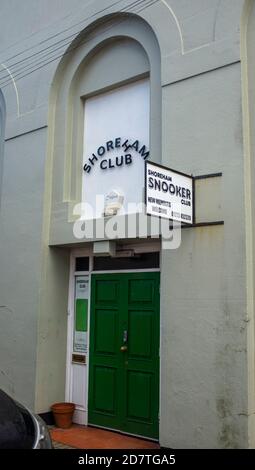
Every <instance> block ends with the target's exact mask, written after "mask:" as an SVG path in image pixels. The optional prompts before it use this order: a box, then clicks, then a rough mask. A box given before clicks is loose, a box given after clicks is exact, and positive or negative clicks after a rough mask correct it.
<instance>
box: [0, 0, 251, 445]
mask: <svg viewBox="0 0 255 470" xmlns="http://www.w3.org/2000/svg"><path fill="white" fill-rule="evenodd" d="M24 3H25V5H26V7H25V8H24ZM111 3H113V2H110V1H109V0H102V1H100V2H98V0H95V1H92V2H90V1H85V2H84V1H83V0H74V1H73V0H72V1H71V0H51V1H50V0H39V1H37V2H35V1H34V0H25V2H20V1H18V0H12V1H9V0H8V1H7V0H3V1H2V2H1V17H0V31H1V36H0V40H1V46H0V49H1V53H0V62H1V63H3V64H4V67H6V65H7V66H8V65H9V67H10V69H11V70H12V66H11V64H12V61H8V57H10V56H12V55H15V54H16V53H18V52H19V51H20V48H21V47H22V48H24V49H25V48H26V47H31V46H33V45H34V44H35V43H38V42H39V41H44V40H45V39H46V38H47V37H48V36H50V35H55V34H57V33H58V32H61V31H63V30H64V29H65V28H67V27H69V26H70V25H71V24H74V23H76V22H79V21H81V18H87V17H89V16H91V15H94V16H93V20H94V19H97V18H98V17H101V16H103V15H104V14H105V12H102V13H98V14H97V11H98V10H99V4H100V9H104V8H106V7H107V6H108V7H109V5H110V4H111ZM131 3H132V2H131V1H129V0H128V1H123V5H126V6H128V5H130V4H131ZM244 3H245V2H244V1H243V0H192V1H189V2H187V1H186V0H166V1H164V2H163V1H161V2H158V5H154V6H153V7H152V8H151V9H148V10H146V11H144V12H141V13H140V15H141V16H142V17H143V18H144V20H145V21H146V22H147V23H148V24H149V25H150V27H151V28H152V31H153V32H154V34H155V35H156V38H157V40H158V43H159V47H160V52H161V82H162V106H163V112H162V126H163V128H162V147H163V151H162V162H163V164H166V165H171V166H172V167H175V168H176V169H179V170H183V171H186V172H193V173H194V174H198V173H208V172H214V171H216V172H218V171H223V178H222V183H221V185H222V197H221V201H222V208H221V211H222V213H223V216H222V217H223V219H224V222H225V225H224V226H219V227H208V228H200V229H191V230H186V231H183V234H182V237H183V239H182V245H181V248H180V249H179V250H176V251H174V252H171V251H168V252H163V255H162V290H161V319H162V324H161V327H162V328H161V330H162V341H161V358H162V362H161V377H162V382H161V410H160V418H161V419H160V442H161V444H162V445H166V446H169V447H183V446H184V447H193V448H199V447H200V448H201V447H247V446H248V445H249V443H248V437H247V432H248V430H247V393H248V391H247V372H246V370H247V357H246V347H247V344H246V326H245V325H246V321H245V320H246V299H245V295H246V277H245V276H246V275H245V265H244V264H245V239H244V237H245V229H244V223H242V222H244V215H243V213H244V197H243V149H242V136H241V133H240V130H241V126H242V124H241V121H242V114H241V85H240V63H239V61H240V49H239V46H240V37H239V29H240V21H241V13H242V8H243V5H244ZM114 10H115V11H118V6H115V7H113V8H112V9H111V11H114ZM14 11H15V14H13V12H14ZM28 12H29V14H28ZM90 21H91V19H90V20H87V21H84V27H85V26H86V25H87V24H89V23H90ZM10 31H11V35H10ZM75 31H76V29H75ZM62 34H63V33H62ZM62 37H63V35H62V36H61V35H60V38H62ZM52 41H53V40H52ZM10 46H11V48H10V49H8V50H7V48H9V47H10ZM65 47H66V46H65ZM36 50H38V49H37V48H35V49H33V50H32V51H31V52H32V53H33V52H35V51H36ZM64 50H65V48H63V51H64ZM60 52H61V51H60ZM58 64H59V60H58V61H56V62H51V63H49V64H48V65H47V66H45V67H43V68H41V69H40V70H38V71H37V72H35V73H33V74H31V75H28V76H27V77H25V78H24V79H23V80H17V82H16V89H15V87H14V86H13V85H11V86H9V87H5V88H3V93H4V97H5V101H6V107H7V126H6V139H7V140H6V143H5V154H4V165H3V176H2V180H3V184H2V208H1V213H0V305H5V306H6V307H4V308H2V309H1V312H0V313H1V317H0V334H1V340H0V361H1V362H0V370H1V371H0V386H3V387H4V388H5V389H7V391H10V392H11V393H12V394H13V395H14V396H15V397H17V398H18V399H20V400H22V401H23V402H24V403H27V404H28V405H29V406H31V407H33V406H34V402H36V408H37V410H40V411H47V410H48V408H47V409H45V406H47V407H48V405H49V404H50V401H51V400H53V399H63V393H64V391H63V385H64V382H65V338H66V335H65V333H66V331H65V329H66V321H63V322H62V323H61V319H62V318H63V314H65V313H66V312H65V303H66V298H65V297H64V298H63V299H61V302H58V297H59V295H56V294H55V297H54V293H52V295H50V296H48V299H49V302H50V305H49V302H48V303H45V302H43V301H42V277H43V276H44V275H45V272H47V270H44V268H43V262H44V259H45V256H46V257H48V258H50V256H49V251H50V250H49V249H48V247H47V242H48V236H49V233H48V228H49V227H48V223H49V220H48V219H49V211H50V191H51V175H50V172H49V171H48V170H49V169H48V168H47V164H46V154H47V145H48V146H49V145H54V142H52V141H51V140H50V138H49V133H48V132H47V127H46V126H47V125H48V124H50V122H49V121H48V107H49V96H50V86H51V83H52V81H53V78H54V74H55V71H56V68H57V66H58ZM4 70H6V69H4ZM4 73H5V74H8V72H4ZM2 76H3V75H2ZM17 78H19V77H17ZM1 83H2V82H1V80H0V84H1ZM0 87H1V85H0ZM47 139H48V144H47ZM49 140H50V142H49ZM45 174H46V179H45V180H44V175H45ZM237 187H238V188H239V196H240V197H239V198H238V199H235V204H233V194H234V193H235V191H236V188H237ZM208 202H209V201H208ZM53 257H54V256H53ZM57 258H59V260H58V261H56V262H53V263H52V265H51V264H50V263H48V261H47V263H48V266H54V269H51V275H52V277H51V278H50V281H51V282H48V283H49V284H51V287H50V286H48V290H46V291H45V292H44V296H47V295H48V292H49V291H50V288H51V289H53V287H52V286H53V285H54V276H55V279H57V278H58V281H59V284H58V286H57V287H58V289H57V294H58V293H59V292H61V286H62V287H63V289H66V286H67V272H68V261H67V260H68V256H67V255H66V253H65V254H64V259H65V263H64V264H65V267H63V259H62V258H61V256H60V255H59V254H58V255H56V257H55V259H57ZM61 260H62V261H61ZM61 263H62V264H61ZM61 269H64V272H63V276H62V277H61V276H59V277H58V275H59V273H60V271H61ZM49 308H51V309H52V312H53V311H54V312H55V317H51V319H50V320H48V316H47V315H48V309H49ZM46 310H47V315H46V314H45V312H46ZM38 319H39V320H40V325H43V326H40V328H41V331H40V332H39V335H38V337H39V338H40V340H39V343H40V344H41V343H43V348H44V349H46V348H48V355H49V356H50V353H51V352H52V353H53V354H52V357H55V361H56V362H55V365H54V367H55V371H56V372H57V373H58V381H57V382H54V381H53V376H52V374H49V373H48V372H47V364H45V363H44V361H43V355H41V357H40V358H39V359H38V351H37V346H38V345H37V334H38V328H37V321H38ZM60 323H61V325H62V329H61V328H60V327H59V324H60ZM52 327H53V328H52ZM51 330H53V332H54V337H52V336H51V337H50V341H49V342H48V343H47V334H48V333H49V332H50V331H51ZM3 331H4V334H3V333H2V332H3ZM55 333H56V334H55ZM39 349H40V348H39ZM42 350H43V349H42ZM55 353H56V354H57V353H58V356H54V354H55ZM37 360H38V361H39V366H40V367H42V368H43V375H41V376H40V377H39V378H38V371H36V361H37ZM58 361H59V363H60V367H58ZM36 374H37V377H36ZM47 374H48V375H47ZM47 391H48V393H49V396H46V394H47ZM42 408H43V409H42Z"/></svg>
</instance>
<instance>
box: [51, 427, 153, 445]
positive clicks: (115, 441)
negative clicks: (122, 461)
mask: <svg viewBox="0 0 255 470" xmlns="http://www.w3.org/2000/svg"><path fill="white" fill-rule="evenodd" d="M49 428H50V434H51V439H52V442H53V447H54V449H159V444H158V443H157V442H154V441H150V440H146V439H141V438H136V437H133V436H127V435H125V434H120V433H118V432H112V431H106V430H105V429H99V428H94V427H91V426H79V425H76V424H73V425H72V426H71V427H70V428H68V429H61V428H57V427H55V426H50V427H49Z"/></svg>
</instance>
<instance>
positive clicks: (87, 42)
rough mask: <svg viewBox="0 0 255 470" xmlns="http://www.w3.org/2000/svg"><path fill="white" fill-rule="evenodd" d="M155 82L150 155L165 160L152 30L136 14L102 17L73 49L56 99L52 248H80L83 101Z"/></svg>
mask: <svg viewBox="0 0 255 470" xmlns="http://www.w3.org/2000/svg"><path fill="white" fill-rule="evenodd" d="M145 76H149V77H150V90H151V95H150V155H151V159H152V160H154V161H160V160H161V61H160V50H159V46H158V42H157V39H156V37H155V34H154V32H153V31H152V29H151V27H150V26H149V25H148V24H147V23H146V22H145V21H144V20H143V19H141V18H139V17H137V16H135V15H113V16H111V17H107V18H101V19H100V20H98V21H96V22H95V23H93V24H92V25H91V26H90V27H88V28H86V29H85V30H84V31H83V32H82V34H80V35H79V37H78V38H77V39H76V40H75V42H74V43H72V44H71V46H70V48H69V51H68V53H67V54H65V56H64V57H63V59H62V61H61V62H60V64H59V67H58V69H57V72H56V75H55V78H54V81H53V85H52V90H51V97H50V117H49V149H48V152H49V153H48V172H47V174H48V175H49V180H50V181H51V188H50V189H51V196H52V198H51V201H50V219H51V221H50V240H49V243H50V244H51V245H61V244H67V243H75V242H77V240H75V238H74V237H73V233H72V223H73V220H74V218H73V215H72V214H73V207H74V205H75V204H76V203H79V202H81V174H82V148H83V100H84V99H85V98H86V97H88V96H93V95H95V94H97V93H101V92H104V91H107V90H111V89H114V88H116V87H118V86H120V85H122V84H126V83H129V82H132V81H135V80H138V79H139V78H142V77H145Z"/></svg>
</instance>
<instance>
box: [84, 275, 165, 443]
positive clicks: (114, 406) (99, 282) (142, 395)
mask: <svg viewBox="0 0 255 470" xmlns="http://www.w3.org/2000/svg"><path fill="white" fill-rule="evenodd" d="M91 288H92V291H91V321H90V368H89V406H88V408H89V409H88V416H89V423H90V424H95V425H99V426H105V427H109V428H113V429H117V430H121V431H124V432H128V433H132V434H138V435H142V436H147V437H152V438H158V407H159V273H154V272H153V273H123V274H95V275H92V284H91Z"/></svg>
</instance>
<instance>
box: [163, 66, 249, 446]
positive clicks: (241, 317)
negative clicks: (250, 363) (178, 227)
mask: <svg viewBox="0 0 255 470" xmlns="http://www.w3.org/2000/svg"><path fill="white" fill-rule="evenodd" d="M240 86H241V84H240V64H234V65H232V66H229V67H227V68H221V69H218V70H215V71H212V72H210V73H207V74H206V75H200V76H198V77H194V78H192V79H190V80H189V81H188V82H187V81H182V82H179V83H176V84H175V85H172V86H170V87H166V88H164V92H163V102H164V110H163V114H164V120H163V122H164V129H163V132H164V138H163V162H164V164H166V165H170V163H171V165H172V166H173V167H174V168H176V167H177V166H178V168H180V169H181V170H183V171H184V170H185V168H187V166H188V168H189V171H190V172H191V173H193V174H194V175H201V174H208V173H217V172H218V171H222V172H223V176H222V181H221V198H220V204H221V206H222V207H221V210H222V213H221V216H222V218H223V220H224V226H215V227H213V226H212V227H200V228H196V229H194V230H190V229H186V230H183V231H182V243H181V247H180V249H178V250H174V251H173V252H170V251H163V253H162V271H161V272H162V274H161V283H162V291H161V299H162V305H161V312H162V320H163V323H162V347H161V355H162V387H161V390H162V399H161V403H162V413H161V414H162V416H165V414H167V413H168V414H169V419H168V421H167V420H164V419H163V421H162V422H161V429H162V435H163V436H164V440H163V444H164V441H165V444H166V443H167V442H168V441H169V436H171V437H170V442H171V443H172V445H173V447H174V448H175V447H190V448H194V447H205V448H206V447H207V446H208V447H210V448H211V447H212V448H221V447H230V448H235V447H245V446H246V443H247V336H246V335H247V328H246V327H247V317H246V290H245V282H246V278H245V276H246V272H245V270H246V266H245V231H244V226H245V218H244V200H243V198H242V197H239V195H240V194H242V193H243V190H244V189H243V144H242V124H241V122H240V118H241V102H240ZM205 197H206V192H205ZM169 406H170V408H171V411H170V412H169V411H167V408H168V407H169ZM187 423H192V437H191V435H190V429H188V427H189V426H190V424H189V426H188V427H187Z"/></svg>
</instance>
